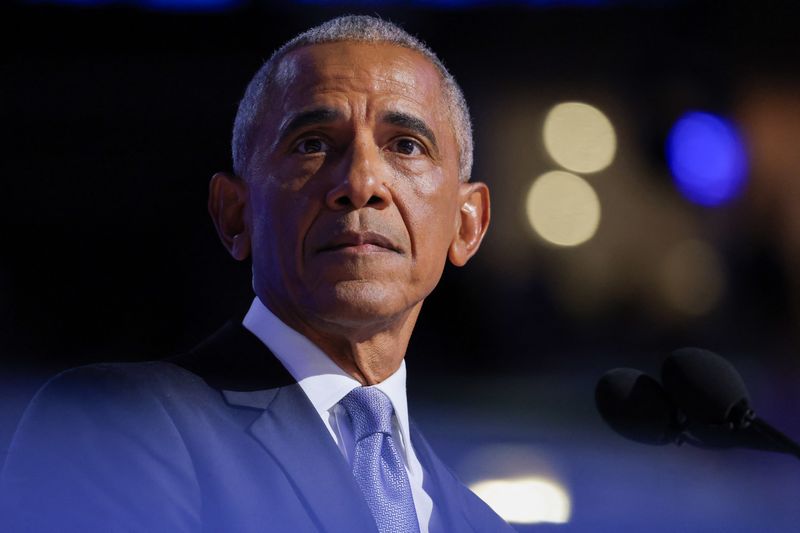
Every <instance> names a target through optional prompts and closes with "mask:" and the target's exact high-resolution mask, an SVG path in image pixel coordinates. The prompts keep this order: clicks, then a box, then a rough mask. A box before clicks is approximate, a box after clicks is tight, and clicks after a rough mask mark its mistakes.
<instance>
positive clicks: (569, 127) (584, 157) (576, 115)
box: [543, 102, 617, 173]
mask: <svg viewBox="0 0 800 533" xmlns="http://www.w3.org/2000/svg"><path fill="white" fill-rule="evenodd" d="M543 133H544V145H545V148H546V149H547V153H549V154H550V157H552V158H553V160H555V162H556V163H558V164H559V165H561V166H562V167H564V168H566V169H567V170H571V171H573V172H580V173H589V172H598V171H600V170H603V169H604V168H606V167H607V166H608V165H610V164H611V161H613V160H614V154H615V152H616V150H617V136H616V134H615V133H614V126H612V125H611V121H610V120H608V117H606V116H605V114H603V112H602V111H600V110H599V109H597V108H596V107H593V106H590V105H589V104H584V103H581V102H564V103H561V104H558V105H556V106H554V107H553V108H552V109H551V110H550V112H549V113H548V114H547V118H545V121H544V131H543Z"/></svg>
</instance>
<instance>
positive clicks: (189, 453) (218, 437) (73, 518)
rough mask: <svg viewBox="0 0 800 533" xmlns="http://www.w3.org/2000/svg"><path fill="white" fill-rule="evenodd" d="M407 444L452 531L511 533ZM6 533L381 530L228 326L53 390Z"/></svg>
mask: <svg viewBox="0 0 800 533" xmlns="http://www.w3.org/2000/svg"><path fill="white" fill-rule="evenodd" d="M411 439H412V441H413V443H414V448H415V450H416V452H417V455H418V457H419V460H420V463H421V464H422V466H423V468H424V469H425V472H426V474H427V476H426V482H425V489H426V491H427V492H428V493H429V494H430V495H431V497H432V498H433V501H434V505H435V509H436V513H437V516H438V518H439V520H440V522H441V523H442V524H443V525H444V529H445V530H446V531H453V532H461V531H465V532H466V531H480V532H496V531H512V530H511V528H510V527H509V526H508V525H507V524H506V523H505V522H504V521H503V520H502V519H500V518H499V517H498V516H497V515H496V514H495V513H494V512H493V511H491V510H490V509H489V508H488V507H487V506H486V505H485V504H484V503H483V502H482V501H481V500H480V499H478V498H477V497H476V496H475V495H474V494H472V493H471V492H470V491H469V490H468V489H467V488H466V487H464V486H463V485H462V484H461V483H460V482H459V481H458V480H457V479H456V477H455V476H454V475H453V474H452V473H451V472H450V471H449V470H448V469H447V468H446V467H445V466H444V465H443V464H442V462H441V461H440V460H439V459H438V458H437V457H436V455H435V454H434V453H433V451H432V450H431V449H430V447H429V446H428V444H427V443H426V442H425V440H424V438H423V437H422V435H421V434H420V432H419V430H418V429H417V428H416V427H415V426H414V425H413V423H412V425H411ZM0 531H4V532H6V531H8V532H11V531H35V532H40V531H76V532H77V531H80V532H92V531H103V532H111V531H142V532H159V531H169V532H183V531H198V532H199V531H213V532H217V531H219V532H250V531H253V532H256V531H258V532H265V531H291V532H305V531H308V532H316V531H330V532H376V531H377V530H376V527H375V522H374V520H373V518H372V515H371V514H370V511H369V508H368V507H367V505H366V503H365V501H364V498H363V496H362V494H361V492H360V489H359V487H358V485H357V484H356V482H355V480H354V478H353V476H352V473H351V471H350V467H349V465H348V464H347V461H346V460H345V459H344V457H343V456H342V454H341V452H340V451H339V449H338V448H337V447H336V445H335V443H334V442H333V440H332V439H331V437H330V434H329V433H328V431H327V429H326V428H325V426H324V424H323V423H322V421H321V420H320V419H319V415H318V414H317V412H316V411H315V410H314V408H313V406H312V404H311V402H310V401H309V400H308V398H307V397H306V396H305V394H304V393H303V391H302V389H301V388H300V386H299V385H298V384H297V383H296V382H295V380H294V379H293V378H292V376H291V375H290V374H289V373H288V372H287V371H286V369H285V368H284V367H283V366H282V365H281V364H280V362H279V361H278V360H277V358H275V356H273V355H272V354H271V353H270V352H269V351H268V350H267V348H266V347H265V346H264V345H263V343H262V342H261V341H260V340H258V339H257V338H256V337H255V336H254V335H253V334H251V333H250V332H249V331H247V330H246V329H245V328H244V327H243V326H242V325H241V324H240V323H238V322H233V321H231V322H229V323H228V324H227V325H226V326H225V327H223V328H222V329H221V330H220V331H218V332H217V333H216V334H215V335H214V336H212V337H211V338H210V339H208V340H207V341H206V342H204V343H203V344H201V345H200V346H198V347H197V348H195V349H194V350H192V351H191V352H189V353H187V354H184V355H181V356H178V357H174V358H172V359H169V360H165V361H154V362H147V363H127V364H126V363H116V364H98V365H91V366H87V367H81V368H78V369H73V370H69V371H67V372H64V373H62V374H60V375H58V376H56V377H55V378H53V379H52V380H51V381H50V382H48V384H47V385H45V387H43V388H42V390H41V391H39V393H38V394H37V395H36V397H35V398H34V399H33V401H32V402H31V405H30V406H29V408H28V410H27V411H26V413H25V415H24V416H23V419H22V421H21V423H20V426H19V428H18V429H17V433H16V434H15V436H14V440H13V441H12V444H11V448H10V450H9V453H8V457H7V460H6V465H5V467H4V470H3V473H2V476H1V477H0Z"/></svg>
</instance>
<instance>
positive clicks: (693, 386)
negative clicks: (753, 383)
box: [661, 348, 750, 424]
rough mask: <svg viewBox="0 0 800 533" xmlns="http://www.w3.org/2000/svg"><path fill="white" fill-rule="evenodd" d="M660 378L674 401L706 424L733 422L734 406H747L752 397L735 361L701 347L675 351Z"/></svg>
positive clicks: (668, 358) (693, 417)
mask: <svg viewBox="0 0 800 533" xmlns="http://www.w3.org/2000/svg"><path fill="white" fill-rule="evenodd" d="M661 382H662V383H663V384H664V388H665V389H666V391H667V393H668V394H669V397H670V398H671V400H672V401H673V402H674V403H675V405H677V406H678V407H679V408H680V409H682V410H683V411H684V412H685V413H686V414H687V415H688V416H689V417H690V418H691V419H692V420H695V421H697V422H701V423H704V424H725V423H728V422H732V420H730V416H731V414H732V410H733V408H734V407H741V406H745V407H746V406H747V404H749V401H750V400H749V398H748V394H747V387H745V384H744V381H743V380H742V377H741V376H740V375H739V373H738V372H737V371H736V369H735V368H734V367H733V365H731V364H730V363H729V362H728V361H726V360H725V359H723V358H722V357H720V356H719V355H717V354H715V353H713V352H709V351H708V350H702V349H700V348H681V349H680V350H676V351H674V352H672V354H671V355H670V356H669V357H667V359H666V360H665V361H664V366H663V367H662V369H661Z"/></svg>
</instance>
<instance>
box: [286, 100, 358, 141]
mask: <svg viewBox="0 0 800 533" xmlns="http://www.w3.org/2000/svg"><path fill="white" fill-rule="evenodd" d="M342 116H343V115H342V113H341V112H340V111H337V110H336V109H332V108H330V107H317V108H314V109H309V110H307V111H301V112H299V113H297V114H295V115H294V116H293V117H291V118H290V119H289V120H287V121H285V122H284V123H283V125H282V126H281V128H280V130H279V131H278V141H277V143H278V144H280V143H281V142H283V141H284V139H286V138H287V137H288V136H289V135H291V134H292V133H294V132H295V131H297V130H300V129H303V128H306V127H308V126H314V125H318V124H320V125H321V124H330V123H331V122H335V121H336V120H339V119H340V118H342Z"/></svg>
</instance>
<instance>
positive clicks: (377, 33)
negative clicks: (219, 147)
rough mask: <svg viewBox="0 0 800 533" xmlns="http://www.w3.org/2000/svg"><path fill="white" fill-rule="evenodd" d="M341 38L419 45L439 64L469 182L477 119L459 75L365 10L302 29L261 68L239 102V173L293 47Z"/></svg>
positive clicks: (236, 153) (413, 47)
mask: <svg viewBox="0 0 800 533" xmlns="http://www.w3.org/2000/svg"><path fill="white" fill-rule="evenodd" d="M336 41H359V42H368V43H379V42H380V43H391V44H395V45H397V46H402V47H404V48H409V49H411V50H416V51H417V52H419V53H420V54H422V55H423V56H425V57H426V58H427V59H428V60H429V61H430V62H431V63H433V65H434V66H435V67H436V69H437V70H438V71H439V73H440V74H441V76H442V91H443V93H444V97H445V101H446V102H447V106H448V111H449V113H448V114H449V115H450V116H451V117H452V119H451V120H452V124H451V125H452V128H453V132H454V134H455V137H456V143H457V144H458V159H459V178H460V179H461V180H462V181H468V180H469V177H470V174H471V172H472V121H471V120H470V116H469V109H468V108H467V102H466V100H465V99H464V94H463V93H462V92H461V88H460V87H459V86H458V84H457V83H456V80H455V79H454V78H453V76H452V75H451V74H450V72H448V71H447V69H446V68H445V66H444V64H443V63H442V62H441V60H440V59H439V58H438V57H437V56H436V54H435V53H433V51H432V50H431V49H430V48H428V47H427V46H426V45H425V44H424V43H423V42H422V41H420V40H419V39H417V38H416V37H414V36H412V35H410V34H409V33H408V32H406V31H405V30H403V29H402V28H400V27H399V26H397V25H395V24H393V23H391V22H387V21H385V20H382V19H379V18H375V17H369V16H362V15H348V16H344V17H338V18H335V19H332V20H329V21H327V22H325V23H323V24H321V25H319V26H316V27H314V28H311V29H310V30H308V31H305V32H303V33H301V34H300V35H298V36H296V37H295V38H293V39H292V40H290V41H289V42H287V43H286V44H284V45H283V46H281V47H280V48H279V49H278V50H277V51H276V52H274V53H273V54H272V56H271V57H270V58H269V59H268V60H267V61H266V62H265V63H264V64H263V65H262V66H261V68H260V69H258V72H256V73H255V75H254V76H253V79H251V80H250V83H249V84H248V85H247V89H246V90H245V93H244V97H243V98H242V100H241V102H239V110H238V111H237V113H236V119H235V120H234V124H233V141H232V151H233V170H234V172H235V173H236V174H237V175H239V176H244V175H245V172H246V170H247V167H248V164H249V162H250V158H251V157H252V156H253V154H254V149H255V148H256V146H255V139H254V137H255V133H256V131H257V130H258V126H259V121H260V120H261V117H263V115H264V112H265V110H266V108H267V106H268V105H269V104H270V102H269V101H268V95H269V90H270V87H271V85H272V83H273V80H274V77H275V71H276V69H277V67H278V64H279V63H280V61H281V59H282V58H283V57H284V56H285V55H286V54H288V53H289V52H291V51H293V50H296V49H298V48H302V47H304V46H309V45H312V44H320V43H329V42H336Z"/></svg>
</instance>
